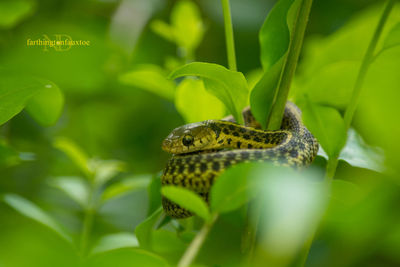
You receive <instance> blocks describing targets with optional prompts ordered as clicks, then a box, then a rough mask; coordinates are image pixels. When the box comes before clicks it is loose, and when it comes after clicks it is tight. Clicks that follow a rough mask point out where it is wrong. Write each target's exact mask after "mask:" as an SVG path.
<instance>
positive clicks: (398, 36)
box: [382, 22, 400, 49]
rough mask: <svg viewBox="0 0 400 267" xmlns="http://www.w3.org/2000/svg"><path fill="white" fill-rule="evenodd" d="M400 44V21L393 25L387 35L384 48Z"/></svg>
mask: <svg viewBox="0 0 400 267" xmlns="http://www.w3.org/2000/svg"><path fill="white" fill-rule="evenodd" d="M397 45H400V22H399V23H397V24H396V25H394V26H393V27H392V29H391V30H390V32H389V34H388V35H387V36H386V39H385V42H384V44H383V48H382V49H388V48H391V47H394V46H397Z"/></svg>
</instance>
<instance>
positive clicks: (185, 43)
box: [150, 0, 205, 58]
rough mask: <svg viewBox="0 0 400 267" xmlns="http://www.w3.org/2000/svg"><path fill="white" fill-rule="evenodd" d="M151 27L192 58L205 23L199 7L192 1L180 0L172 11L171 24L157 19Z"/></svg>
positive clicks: (201, 36) (201, 37)
mask: <svg viewBox="0 0 400 267" xmlns="http://www.w3.org/2000/svg"><path fill="white" fill-rule="evenodd" d="M150 27H151V29H152V30H153V31H154V32H155V33H157V34H158V35H160V36H162V37H163V38H165V39H166V40H168V41H170V42H174V43H176V44H177V45H178V46H179V47H180V48H182V49H183V50H184V51H183V52H184V53H185V54H184V55H183V56H184V57H189V58H191V57H192V56H193V52H194V51H195V50H196V48H197V47H198V46H199V44H200V42H201V40H202V39H203V35H204V31H205V29H204V25H203V21H202V19H201V16H200V11H199V8H198V7H197V5H196V4H195V3H193V2H192V1H187V0H183V1H178V2H177V3H176V4H175V6H174V7H173V9H172V12H171V25H169V24H167V23H165V22H163V21H160V20H155V21H153V22H152V23H151V24H150Z"/></svg>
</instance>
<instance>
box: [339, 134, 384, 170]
mask: <svg viewBox="0 0 400 267" xmlns="http://www.w3.org/2000/svg"><path fill="white" fill-rule="evenodd" d="M339 159H341V160H344V161H346V162H347V163H349V164H351V165H352V166H355V167H360V168H365V169H370V170H373V171H377V172H382V171H383V170H384V155H383V151H382V149H379V148H378V147H372V146H370V145H368V144H366V143H365V141H364V140H363V139H362V137H361V136H360V135H359V134H358V133H357V132H356V131H355V130H354V129H353V128H350V129H349V131H348V132H347V142H346V145H345V146H344V148H343V149H342V151H341V152H340V155H339Z"/></svg>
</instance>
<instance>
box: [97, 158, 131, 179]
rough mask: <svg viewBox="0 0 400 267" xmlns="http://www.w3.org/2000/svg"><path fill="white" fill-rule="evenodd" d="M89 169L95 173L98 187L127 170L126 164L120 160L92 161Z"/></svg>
mask: <svg viewBox="0 0 400 267" xmlns="http://www.w3.org/2000/svg"><path fill="white" fill-rule="evenodd" d="M89 169H90V170H91V171H92V172H94V174H95V175H94V180H95V182H96V184H97V185H102V184H104V183H106V182H107V181H109V180H110V179H111V178H113V177H114V176H115V175H117V174H118V173H119V172H122V171H124V170H125V163H124V162H122V161H119V160H100V159H90V160H89Z"/></svg>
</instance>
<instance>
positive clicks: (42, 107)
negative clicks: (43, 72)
mask: <svg viewBox="0 0 400 267" xmlns="http://www.w3.org/2000/svg"><path fill="white" fill-rule="evenodd" d="M25 106H26V107H27V110H28V112H29V113H30V114H31V115H32V117H33V118H34V119H36V120H37V121H38V122H40V123H42V124H44V125H49V124H52V123H54V122H55V121H56V120H57V119H58V117H59V115H60V113H61V109H62V106H63V95H62V93H61V91H60V89H59V88H58V87H57V86H56V85H55V84H54V83H52V82H50V81H45V80H42V79H37V78H34V77H29V76H23V75H14V74H10V73H5V72H0V111H1V112H0V125H1V124H3V123H5V122H6V121H8V120H9V119H11V118H12V117H14V116H15V115H16V114H18V113H19V112H20V111H21V110H22V109H23V108H24V107H25Z"/></svg>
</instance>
